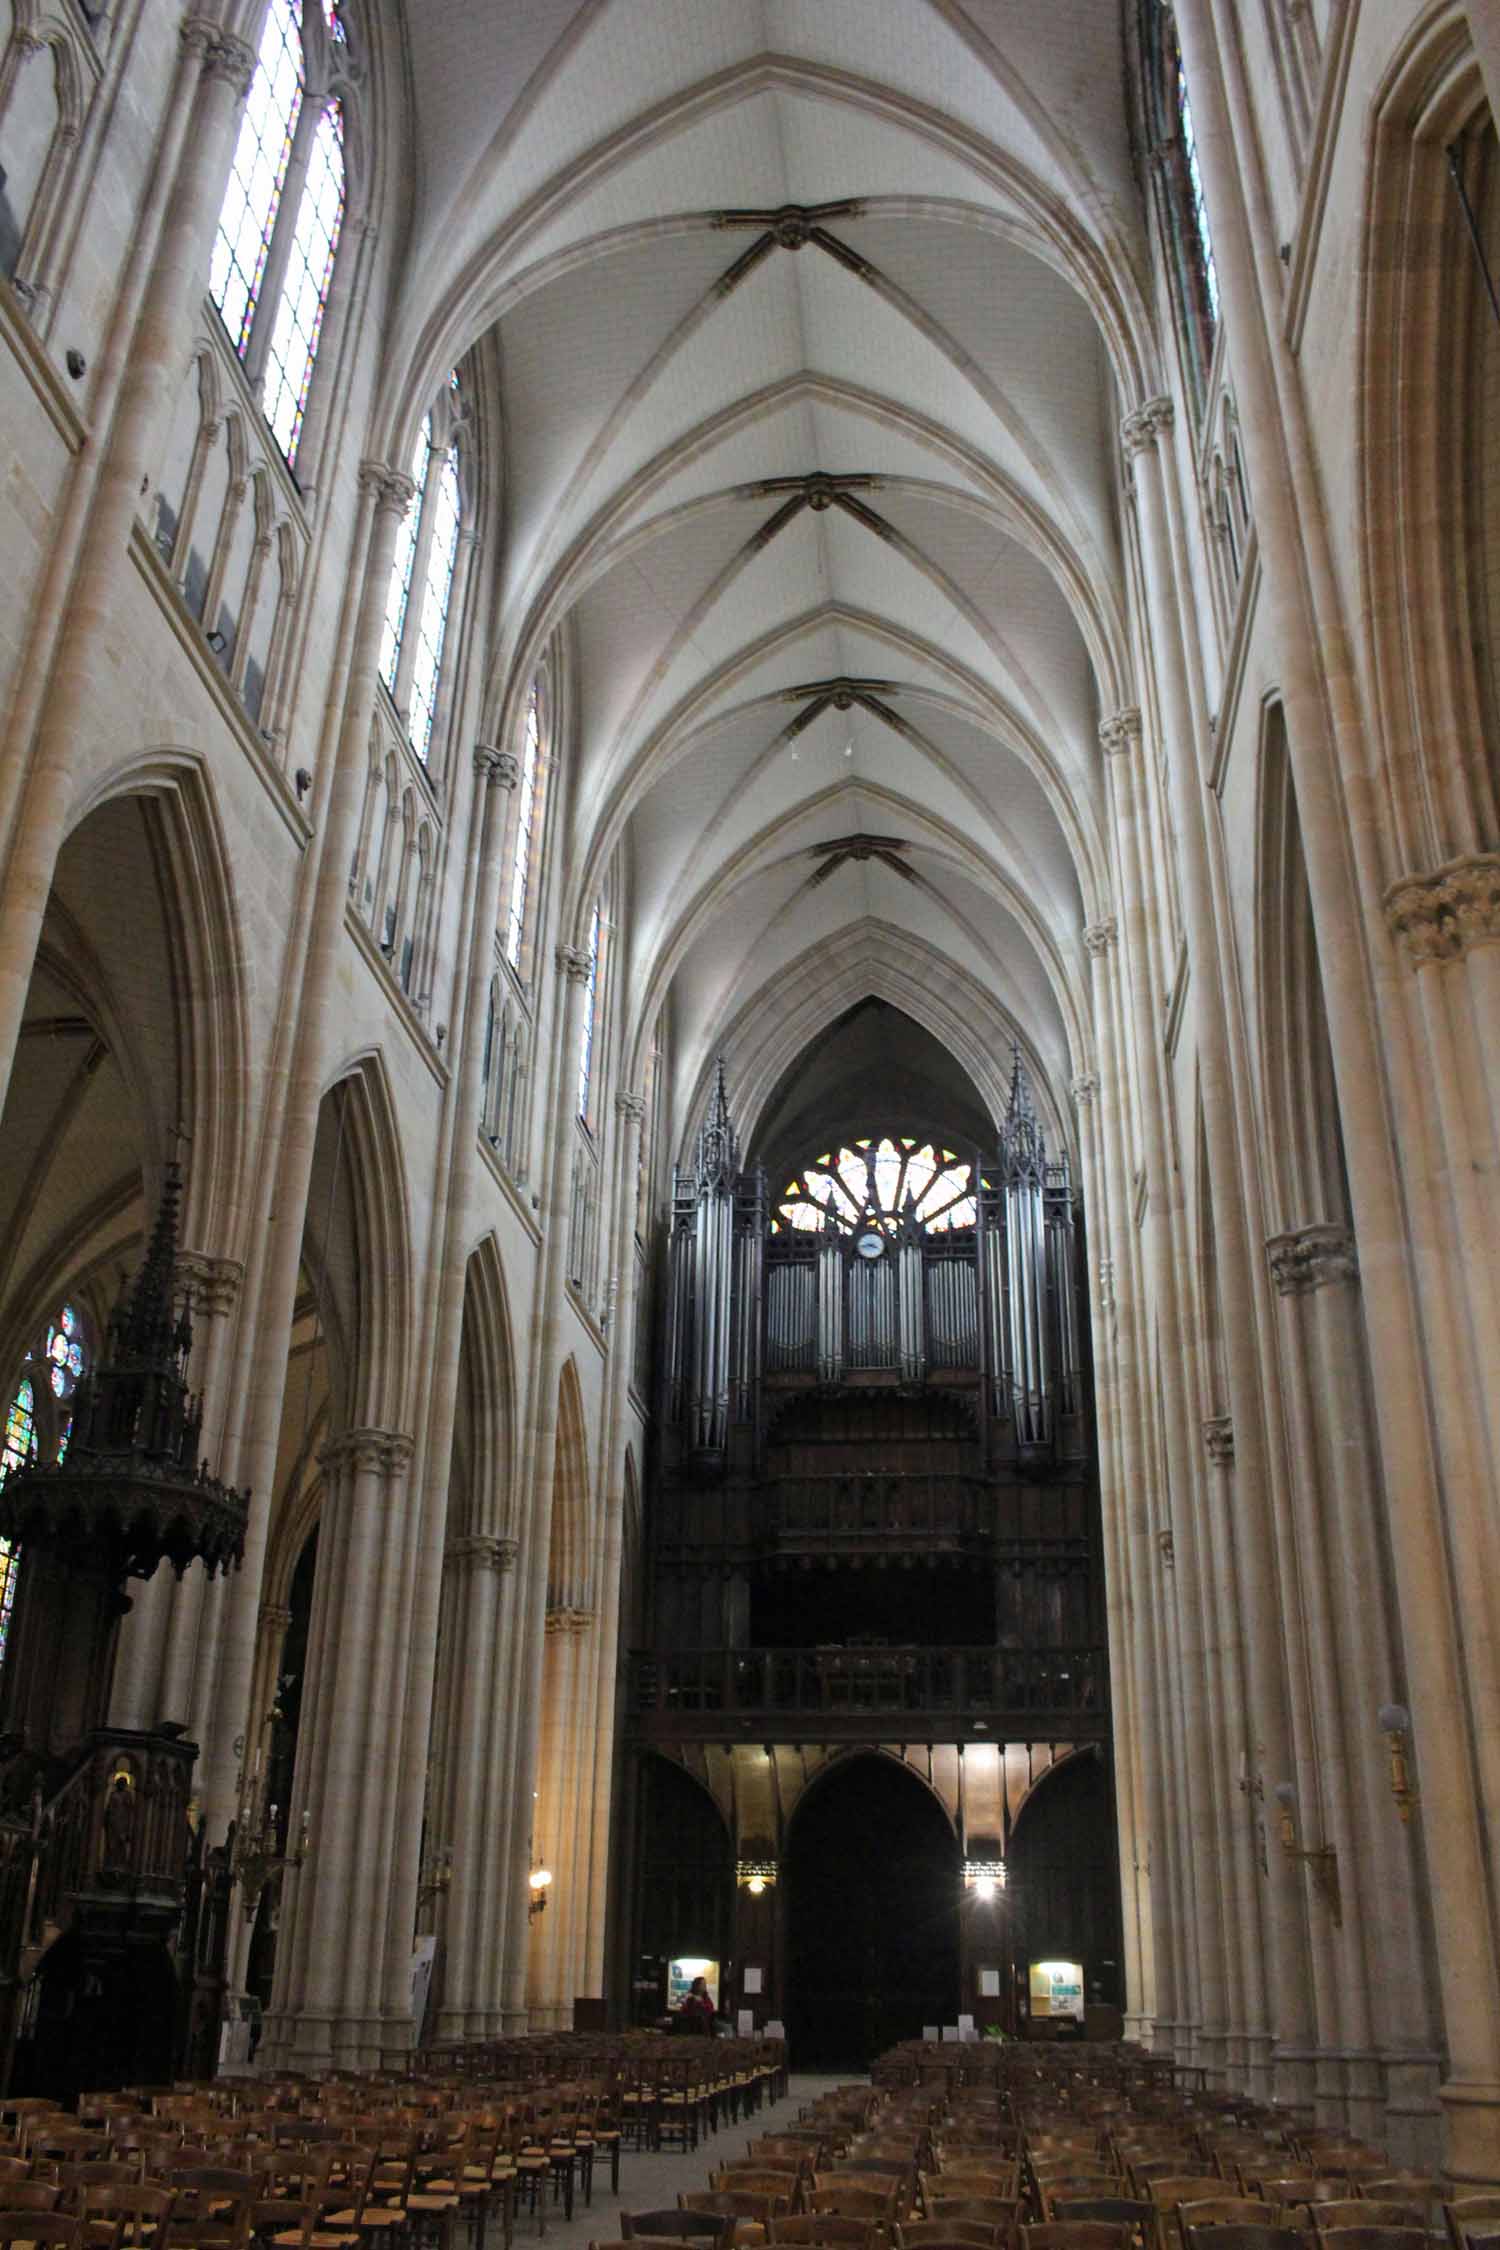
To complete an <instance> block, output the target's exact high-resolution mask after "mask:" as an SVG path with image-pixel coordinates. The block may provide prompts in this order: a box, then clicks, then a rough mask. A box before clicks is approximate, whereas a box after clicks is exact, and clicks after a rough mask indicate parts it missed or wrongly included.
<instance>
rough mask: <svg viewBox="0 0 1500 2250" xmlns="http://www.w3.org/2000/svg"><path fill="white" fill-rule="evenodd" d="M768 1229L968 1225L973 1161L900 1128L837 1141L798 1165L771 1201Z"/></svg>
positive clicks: (972, 1215) (932, 1229)
mask: <svg viewBox="0 0 1500 2250" xmlns="http://www.w3.org/2000/svg"><path fill="white" fill-rule="evenodd" d="M776 1209H777V1216H776V1217H775V1218H774V1219H773V1220H772V1221H771V1232H772V1233H773V1234H780V1233H781V1232H782V1231H783V1229H785V1228H787V1227H791V1228H795V1229H797V1230H799V1231H801V1232H805V1233H809V1234H822V1233H825V1232H838V1233H841V1234H855V1233H859V1232H862V1231H863V1230H864V1229H866V1228H874V1229H876V1230H878V1231H879V1232H881V1233H883V1234H893V1233H894V1232H895V1231H896V1229H897V1228H898V1227H899V1226H900V1225H901V1224H902V1223H903V1222H909V1223H911V1224H913V1225H915V1226H917V1227H919V1228H920V1229H921V1230H922V1231H923V1232H924V1233H926V1234H946V1233H948V1232H950V1231H951V1229H953V1228H954V1227H971V1226H973V1225H974V1223H975V1219H976V1216H977V1211H976V1205H975V1201H974V1169H973V1166H972V1165H971V1164H967V1163H965V1162H963V1160H962V1159H961V1158H960V1157H959V1156H958V1155H957V1154H956V1152H955V1151H954V1150H953V1149H950V1148H942V1147H941V1146H939V1145H938V1144H937V1143H935V1142H932V1141H918V1140H916V1139H915V1138H908V1137H906V1136H904V1135H902V1136H899V1137H893V1136H892V1135H890V1134H884V1135H880V1136H876V1135H873V1134H872V1135H871V1136H869V1137H868V1138H866V1139H862V1140H855V1141H853V1142H848V1143H843V1144H841V1145H840V1146H839V1147H838V1148H836V1149H831V1150H829V1151H828V1153H827V1154H826V1155H823V1156H820V1157H819V1158H818V1160H817V1162H816V1163H815V1164H808V1165H804V1166H803V1168H802V1170H801V1171H800V1172H798V1173H797V1174H796V1175H795V1176H794V1177H793V1178H792V1179H790V1180H789V1181H788V1182H787V1184H786V1186H785V1188H784V1189H783V1190H782V1193H781V1196H780V1198H779V1199H778V1202H777V1206H776Z"/></svg>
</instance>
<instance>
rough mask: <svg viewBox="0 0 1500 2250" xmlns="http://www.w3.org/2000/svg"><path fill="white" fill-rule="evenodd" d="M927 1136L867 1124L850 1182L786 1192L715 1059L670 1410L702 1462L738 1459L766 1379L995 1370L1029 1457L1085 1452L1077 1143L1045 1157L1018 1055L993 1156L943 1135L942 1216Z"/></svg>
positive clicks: (701, 1137)
mask: <svg viewBox="0 0 1500 2250" xmlns="http://www.w3.org/2000/svg"><path fill="white" fill-rule="evenodd" d="M915 1146H916V1144H915V1143H913V1142H910V1141H905V1140H903V1141H901V1142H899V1143H898V1142H894V1141H890V1140H883V1141H878V1142H861V1143H860V1144H858V1147H859V1153H858V1154H856V1155H854V1156H853V1157H852V1159H851V1162H850V1163H849V1164H846V1166H845V1170H846V1172H849V1171H852V1172H853V1174H854V1177H853V1179H852V1181H851V1180H850V1179H847V1178H844V1179H841V1178H838V1177H836V1176H835V1175H833V1174H831V1173H829V1172H827V1171H826V1170H825V1171H824V1172H823V1173H821V1174H820V1176H819V1179H820V1181H821V1182H826V1183H827V1185H826V1189H825V1187H824V1186H823V1185H820V1184H818V1183H814V1186H813V1190H812V1193H811V1195H806V1194H804V1195H802V1196H800V1197H799V1199H798V1200H796V1201H795V1202H793V1203H782V1204H780V1205H778V1204H777V1202H776V1199H775V1198H774V1197H772V1196H770V1195H769V1194H768V1191H767V1183H766V1179H765V1175H764V1173H763V1172H761V1171H759V1170H742V1169H741V1166H740V1153H739V1143H738V1139H737V1136H736V1134H735V1130H734V1126H733V1122H732V1120H731V1118H730V1114H729V1105H728V1098H727V1093H726V1088H725V1083H724V1074H723V1065H722V1064H721V1065H720V1067H719V1071H718V1074H717V1077H716V1080H715V1085H714V1091H713V1095H712V1097H711V1099H710V1102H709V1107H708V1112H707V1115H706V1116H705V1118H704V1121H703V1125H702V1127H701V1129H700V1131H699V1134H698V1139H697V1144H696V1147H695V1150H694V1155H693V1161H692V1163H691V1164H690V1165H689V1166H688V1167H687V1168H686V1169H685V1170H682V1169H680V1170H679V1171H678V1172H677V1174H676V1176H675V1180H674V1192H673V1205H672V1232H671V1250H670V1272H669V1286H668V1319H667V1386H666V1387H667V1412H666V1420H667V1424H668V1427H669V1428H670V1429H672V1430H673V1431H675V1432H676V1433H677V1434H678V1437H679V1440H680V1443H681V1446H682V1451H683V1455H684V1458H685V1459H686V1460H687V1461H689V1462H691V1463H692V1464H694V1465H695V1467H696V1468H697V1470H698V1471H699V1472H700V1473H702V1472H711V1471H712V1470H713V1469H714V1468H715V1466H718V1465H723V1464H724V1463H725V1462H726V1460H727V1454H728V1448H729V1444H730V1432H731V1429H733V1428H740V1429H749V1428H753V1427H754V1426H755V1425H756V1424H757V1421H758V1419H759V1417H760V1415H761V1413H762V1410H763V1408H764V1406H765V1404H766V1394H767V1392H768V1390H769V1391H770V1392H771V1393H774V1392H776V1391H778V1390H784V1389H788V1388H795V1387H797V1386H798V1385H799V1384H804V1385H805V1384H808V1383H812V1384H816V1385H818V1386H820V1387H822V1388H824V1389H828V1388H834V1387H837V1386H839V1385H841V1384H844V1383H846V1382H854V1383H864V1384H870V1383H885V1384H892V1385H895V1386H896V1387H898V1388H912V1387H917V1386H921V1385H924V1384H927V1383H930V1382H933V1381H939V1382H941V1381H945V1380H952V1379H953V1378H955V1377H958V1376H961V1375H968V1376H970V1377H971V1378H974V1379H976V1380H977V1381H978V1382H979V1383H980V1384H981V1385H982V1386H983V1388H984V1391H985V1394H986V1408H987V1414H988V1417H989V1418H990V1419H992V1420H993V1421H994V1422H995V1423H996V1424H998V1425H1000V1426H1001V1427H1002V1428H1003V1429H1007V1430H1008V1431H1009V1433H1010V1442H1011V1444H1012V1445H1013V1448H1014V1455H1015V1459H1016V1461H1017V1464H1018V1466H1019V1467H1020V1468H1021V1469H1022V1471H1023V1472H1024V1473H1029V1474H1041V1475H1045V1474H1047V1473H1048V1472H1049V1471H1051V1470H1052V1469H1054V1468H1055V1467H1056V1466H1057V1465H1058V1464H1059V1463H1061V1462H1067V1461H1075V1462H1076V1461H1079V1460H1081V1459H1082V1457H1083V1453H1084V1449H1085V1448H1084V1435H1083V1421H1082V1418H1081V1414H1080V1384H1079V1319H1078V1297H1077V1289H1078V1282H1077V1265H1078V1253H1077V1240H1076V1214H1075V1207H1074V1196H1073V1188H1072V1180H1071V1174H1070V1170H1069V1165H1068V1161H1067V1158H1066V1155H1058V1156H1056V1157H1050V1156H1049V1155H1048V1152H1047V1148H1046V1144H1045V1140H1044V1137H1043V1134H1042V1130H1041V1126H1040V1124H1039V1122H1038V1120H1037V1117H1036V1114H1035V1110H1034V1108H1033V1105H1032V1101H1031V1097H1030V1091H1029V1088H1028V1086H1027V1083H1026V1078H1025V1074H1024V1072H1023V1070H1022V1067H1021V1062H1020V1058H1019V1055H1017V1057H1016V1060H1015V1063H1014V1066H1013V1070H1012V1076H1011V1089H1010V1100H1009V1105H1008V1109H1007V1113H1006V1117H1005V1121H1004V1125H1003V1127H1002V1131H1001V1135H1000V1146H999V1150H998V1153H997V1155H996V1157H995V1158H994V1160H993V1161H992V1162H988V1163H986V1162H982V1161H981V1160H980V1159H979V1158H978V1156H977V1155H976V1156H972V1157H971V1158H969V1159H968V1160H967V1161H961V1160H959V1159H958V1158H957V1157H955V1156H954V1153H953V1152H952V1151H943V1152H941V1153H942V1155H943V1156H944V1157H946V1158H947V1159H948V1160H949V1161H948V1165H947V1168H946V1170H945V1171H944V1172H943V1175H942V1177H943V1179H944V1181H945V1182H946V1183H947V1184H948V1185H949V1186H951V1188H952V1191H953V1193H952V1197H951V1200H950V1202H949V1204H948V1206H947V1207H946V1208H945V1209H944V1210H943V1211H942V1212H941V1215H940V1219H935V1218H934V1216H933V1205H934V1189H933V1185H932V1178H933V1175H934V1172H935V1170H936V1168H937V1160H938V1152H937V1151H934V1150H924V1152H923V1157H924V1160H926V1159H930V1160H931V1161H930V1163H927V1162H925V1161H924V1163H923V1164H921V1165H919V1164H917V1163H916V1162H915V1161H914V1160H913V1158H912V1156H911V1153H910V1152H911V1151H912V1150H913V1149H914V1147H915ZM872 1151H873V1153H871V1152H872ZM849 1154H850V1152H848V1151H846V1152H845V1155H846V1157H847V1156H849ZM861 1170H862V1172H863V1179H862V1180H861V1179H860V1178H859V1173H860V1172H861ZM898 1181H899V1186H898ZM794 1185H795V1183H794ZM1006 1449H1007V1450H1008V1448H1006Z"/></svg>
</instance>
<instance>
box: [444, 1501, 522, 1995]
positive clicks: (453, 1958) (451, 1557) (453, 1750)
mask: <svg viewBox="0 0 1500 2250" xmlns="http://www.w3.org/2000/svg"><path fill="white" fill-rule="evenodd" d="M515 1560H516V1546H515V1541H514V1540H512V1539H500V1538H496V1537H494V1536H492V1535H491V1534H489V1533H485V1532H474V1533H469V1534H466V1535H464V1536H462V1537H460V1538H457V1539H455V1540H453V1541H452V1542H451V1543H450V1545H449V1548H448V1562H449V1570H450V1576H451V1581H452V1583H451V1597H452V1604H453V1620H454V1628H455V1637H454V1646H453V1648H452V1650H451V1651H450V1652H449V1661H448V1666H447V1671H448V1681H449V1686H450V1703H449V1711H450V1724H449V1727H448V1730H447V1765H448V1773H447V1776H446V1784H447V1786H446V1820H445V1828H446V1834H445V1836H444V1839H443V1840H444V1842H445V1843H446V1844H447V1845H448V1847H449V1849H450V1850H451V1851H452V1854H453V1880H452V1884H451V1886H450V1888H449V1890H448V1893H447V1896H446V1898H445V1900H444V1902H443V1907H442V1919H441V1927H442V1934H443V1938H444V1943H445V1952H446V1958H445V1961H444V1966H443V1999H442V2006H441V2009H440V2011H439V2014H438V2037H439V2038H440V2039H465V2038H481V2037H483V2036H484V2035H485V2032H486V2030H487V2028H488V2026H487V2021H486V2011H487V2007H488V1995H487V1993H486V1991H485V1988H484V1985H483V1982H482V1963H483V1958H484V1926H485V1922H486V1920H487V1918H488V1915H489V1912H490V1910H491V1908H490V1902H491V1899H492V1896H493V1892H492V1884H493V1881H494V1876H495V1841H496V1838H495V1827H494V1808H493V1805H492V1804H491V1802H490V1798H489V1789H490V1782H491V1776H490V1772H489V1748H490V1737H491V1734H492V1733H497V1734H499V1733H504V1732H505V1731H506V1729H505V1726H504V1714H503V1709H502V1695H501V1686H500V1683H501V1680H502V1678H503V1667H502V1664H501V1638H502V1612H503V1609H504V1604H505V1591H506V1585H507V1582H508V1579H509V1576H510V1573H511V1572H512V1571H513V1569H514V1567H515Z"/></svg>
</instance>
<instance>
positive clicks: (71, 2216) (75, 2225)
mask: <svg viewBox="0 0 1500 2250" xmlns="http://www.w3.org/2000/svg"><path fill="white" fill-rule="evenodd" d="M28 2242H29V2243H36V2244H45V2245H46V2246H47V2250H83V2221H82V2219H80V2218H79V2217H78V2216H77V2215H76V2213H74V2212H70V2211H18V2210H9V2209H7V2210H0V2250H20V2246H21V2245H22V2244H24V2243H28Z"/></svg>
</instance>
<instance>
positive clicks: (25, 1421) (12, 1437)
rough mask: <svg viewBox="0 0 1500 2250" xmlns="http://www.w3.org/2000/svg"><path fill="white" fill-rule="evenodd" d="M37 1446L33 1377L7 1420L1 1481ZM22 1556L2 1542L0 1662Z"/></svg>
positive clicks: (25, 1383)
mask: <svg viewBox="0 0 1500 2250" xmlns="http://www.w3.org/2000/svg"><path fill="white" fill-rule="evenodd" d="M35 1447H36V1394H35V1392H34V1391H33V1390H32V1387H31V1383H30V1380H29V1378H27V1377H23V1378H22V1380H21V1382H20V1383H19V1384H18V1385H17V1387H16V1395H15V1397H14V1398H13V1399H12V1400H11V1402H10V1412H9V1413H8V1414H7V1415H6V1417H5V1443H4V1447H3V1449H0V1481H3V1480H4V1478H6V1477H8V1476H9V1475H10V1473H11V1471H12V1469H20V1468H24V1466H25V1465H26V1463H27V1462H28V1461H29V1460H30V1459H31V1457H32V1454H33V1452H34V1450H35ZM20 1560H21V1558H20V1556H19V1554H18V1553H17V1552H16V1550H15V1548H13V1547H12V1545H11V1543H10V1541H9V1540H8V1539H0V1663H4V1661H5V1644H6V1641H7V1640H8V1639H9V1637H10V1618H11V1611H12V1610H13V1609H14V1608H15V1606H16V1577H17V1573H18V1571H19V1568H20Z"/></svg>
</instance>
